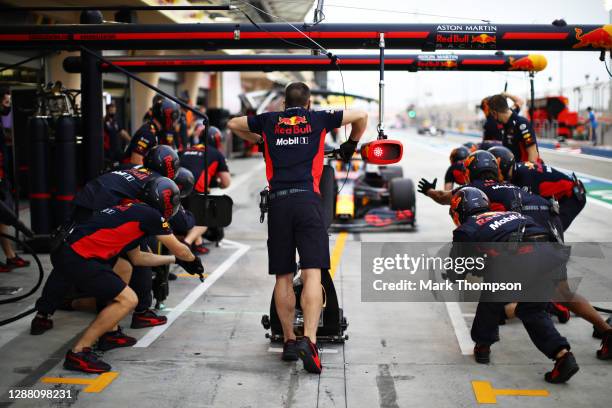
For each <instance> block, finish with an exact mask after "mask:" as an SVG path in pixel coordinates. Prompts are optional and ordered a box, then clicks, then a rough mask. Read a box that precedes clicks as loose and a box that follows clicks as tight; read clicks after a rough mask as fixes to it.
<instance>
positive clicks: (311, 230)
mask: <svg viewBox="0 0 612 408" xmlns="http://www.w3.org/2000/svg"><path fill="white" fill-rule="evenodd" d="M347 124H351V125H352V129H351V134H350V137H349V139H348V140H347V141H346V142H344V143H343V144H342V145H341V146H340V149H341V154H342V157H343V159H345V160H348V159H350V158H351V157H352V155H353V153H354V152H355V149H356V147H357V142H358V141H359V139H360V138H361V136H362V135H363V133H364V131H365V130H366V125H367V113H365V112H361V111H344V112H343V111H313V110H310V89H309V88H308V86H306V85H305V84H303V83H301V82H296V83H292V84H289V85H288V86H287V88H286V89H285V110H284V111H282V112H270V113H264V114H261V115H257V116H251V117H249V118H248V119H247V117H246V116H242V117H237V118H233V119H232V120H230V122H229V123H228V127H229V128H230V130H232V131H233V132H234V133H235V134H236V135H238V136H239V137H241V138H242V139H245V140H247V141H249V142H252V143H259V142H260V141H261V138H263V143H264V157H265V160H266V177H267V179H268V184H269V216H268V257H269V273H270V274H271V275H276V285H275V287H274V300H275V304H276V310H277V312H278V315H279V318H280V321H281V325H282V328H283V334H284V347H283V353H282V359H283V360H285V361H291V360H297V359H298V358H301V359H302V361H303V363H304V368H305V369H306V370H307V371H308V372H311V373H317V374H318V373H320V372H321V370H322V365H321V361H320V358H319V351H318V348H317V345H316V343H317V337H316V336H317V326H318V323H319V318H320V315H321V308H322V304H323V298H322V293H321V292H322V291H321V273H327V270H328V269H329V239H328V235H327V230H326V226H325V222H324V218H323V211H322V208H321V196H320V191H319V182H320V179H321V174H322V172H323V158H324V157H323V156H324V150H323V149H324V142H325V135H326V134H327V133H328V132H329V131H331V130H332V129H335V128H338V127H340V126H344V125H347ZM262 222H263V220H262ZM296 249H297V251H298V253H299V256H300V268H301V277H302V280H303V282H304V286H303V290H302V297H301V306H302V310H303V312H304V337H303V338H302V339H301V340H300V341H299V342H296V336H295V334H294V332H293V321H294V317H295V294H294V290H293V274H294V272H295V270H296V268H297V265H296V259H295V251H296Z"/></svg>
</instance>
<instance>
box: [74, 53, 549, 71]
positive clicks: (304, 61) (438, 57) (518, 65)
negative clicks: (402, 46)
mask: <svg viewBox="0 0 612 408" xmlns="http://www.w3.org/2000/svg"><path fill="white" fill-rule="evenodd" d="M108 60H109V61H111V62H112V63H114V64H115V65H117V66H119V67H121V68H124V69H126V70H128V71H132V72H201V71H210V72H225V71H240V72H245V71H265V72H267V71H336V70H338V68H340V69H342V70H343V71H378V70H379V66H380V58H379V57H378V56H377V55H339V56H338V59H337V63H338V66H336V65H335V64H333V63H332V62H331V61H330V59H329V58H327V57H326V56H324V55H295V54H292V55H206V56H193V55H190V56H171V55H167V56H159V57H158V56H155V57H108ZM546 63H547V62H546V58H545V57H544V56H542V55H538V54H530V55H528V54H519V55H506V54H501V53H497V54H489V55H487V54H476V55H474V54H472V55H469V54H459V55H455V54H435V53H429V54H402V55H386V56H385V70H387V71H413V72H414V71H541V70H543V69H544V68H546ZM100 68H101V70H102V71H103V72H110V71H113V68H112V67H110V66H109V65H107V64H101V66H100ZM64 69H65V70H66V71H67V72H71V73H77V72H80V71H81V60H80V58H79V57H68V58H66V59H65V60H64Z"/></svg>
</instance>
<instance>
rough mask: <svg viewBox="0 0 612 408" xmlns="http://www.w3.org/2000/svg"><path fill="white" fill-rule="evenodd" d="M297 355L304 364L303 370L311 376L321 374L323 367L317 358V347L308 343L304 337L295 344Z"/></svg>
mask: <svg viewBox="0 0 612 408" xmlns="http://www.w3.org/2000/svg"><path fill="white" fill-rule="evenodd" d="M297 349H298V355H299V356H300V358H301V359H302V362H303V363H304V370H306V371H308V372H309V373H313V374H321V370H323V366H322V365H321V359H320V358H319V349H318V348H317V345H316V344H314V343H313V342H311V341H310V339H309V338H308V337H306V336H304V337H303V338H302V340H300V341H299V342H298V343H297Z"/></svg>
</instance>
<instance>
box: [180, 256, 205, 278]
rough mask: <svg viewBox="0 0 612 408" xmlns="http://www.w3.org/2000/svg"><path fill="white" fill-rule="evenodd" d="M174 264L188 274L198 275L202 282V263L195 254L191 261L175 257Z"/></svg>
mask: <svg viewBox="0 0 612 408" xmlns="http://www.w3.org/2000/svg"><path fill="white" fill-rule="evenodd" d="M176 264H177V265H179V266H180V267H181V268H183V269H184V270H185V271H186V272H187V273H189V274H190V275H199V276H200V281H202V282H204V275H203V274H204V265H202V261H201V260H200V258H198V257H197V256H196V257H195V259H194V260H193V261H191V262H188V261H183V260H182V259H178V258H177V259H176Z"/></svg>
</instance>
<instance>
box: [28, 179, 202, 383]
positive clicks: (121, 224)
mask: <svg viewBox="0 0 612 408" xmlns="http://www.w3.org/2000/svg"><path fill="white" fill-rule="evenodd" d="M141 199H142V201H143V202H142V203H130V204H124V205H118V206H114V207H110V208H105V209H103V210H101V211H97V212H95V213H94V214H93V215H92V216H91V217H90V218H89V219H88V220H87V221H85V222H82V223H77V224H76V225H74V226H73V227H72V228H71V230H70V231H69V234H68V235H67V236H66V237H65V239H64V241H63V243H62V244H61V245H60V247H59V248H58V249H57V250H55V251H54V252H53V253H52V254H51V262H52V264H53V270H52V271H51V274H50V275H49V278H48V279H47V282H46V283H45V286H44V288H43V291H42V295H41V297H40V298H39V299H38V300H37V302H36V309H37V311H38V314H37V316H36V317H35V319H48V317H49V315H50V314H52V313H53V312H54V311H55V310H56V309H57V307H58V306H59V305H60V303H61V302H62V300H63V296H64V293H65V292H66V290H67V289H68V288H69V287H70V286H71V285H75V286H76V287H77V289H78V290H80V291H82V292H84V293H87V294H89V295H91V296H93V297H95V298H96V299H100V300H102V301H108V302H109V303H108V304H107V306H106V307H105V308H104V309H103V310H102V311H100V313H99V314H98V315H97V317H96V318H95V320H94V321H93V322H92V323H91V324H90V325H89V327H88V328H87V329H86V330H85V332H84V333H83V335H82V336H81V337H80V338H79V340H78V341H77V342H76V344H75V345H74V347H73V348H72V349H71V350H69V351H68V352H67V353H66V359H65V361H64V368H66V369H69V370H77V371H84V372H88V373H101V372H106V371H110V369H111V367H110V365H108V364H107V363H105V362H103V361H102V360H100V359H99V358H98V357H97V356H96V354H95V353H93V352H92V349H91V348H92V346H93V344H94V343H95V342H96V341H98V348H99V349H101V350H110V349H113V348H117V347H128V346H131V345H133V344H134V343H135V342H136V339H134V338H132V337H129V336H126V335H125V334H123V333H122V332H121V330H120V329H119V328H118V326H117V324H118V323H119V321H120V320H121V319H123V318H124V317H125V316H126V315H127V314H128V313H129V312H130V311H131V310H132V309H133V308H134V307H135V306H136V304H137V302H138V298H137V296H136V294H135V293H134V291H133V290H132V289H130V288H129V287H128V286H127V285H126V283H125V282H123V281H122V280H121V278H120V277H119V276H117V275H116V274H115V273H114V272H113V269H112V267H113V264H114V263H115V260H116V259H117V257H118V256H119V254H121V253H126V254H127V256H128V257H129V259H130V261H131V262H132V263H133V264H134V265H141V266H149V267H150V266H159V265H167V264H170V263H174V262H176V263H177V264H179V265H181V266H182V267H183V268H185V270H187V272H190V273H192V274H201V273H203V270H204V268H203V266H202V263H201V262H200V260H199V258H197V257H196V256H195V255H193V253H192V252H191V250H190V249H189V247H187V246H186V245H184V244H182V243H181V242H179V241H178V240H177V239H176V237H175V236H174V235H173V234H172V230H171V229H170V226H169V224H168V222H167V221H166V220H167V219H169V218H171V217H172V216H173V215H174V214H175V213H176V211H177V210H178V208H179V207H180V198H179V189H178V187H177V186H176V184H175V183H174V182H173V181H172V180H170V179H168V178H165V177H159V178H156V179H154V180H151V181H149V182H148V183H147V185H146V186H145V188H144V190H143V194H142V195H141ZM150 236H155V237H156V238H157V239H158V240H159V241H160V242H161V243H162V244H163V245H165V246H166V247H167V248H168V249H169V250H170V252H171V253H172V254H173V255H172V256H162V255H154V254H151V253H149V252H142V251H140V248H139V247H140V243H141V242H142V241H143V240H145V239H147V237H150Z"/></svg>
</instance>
